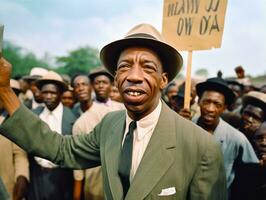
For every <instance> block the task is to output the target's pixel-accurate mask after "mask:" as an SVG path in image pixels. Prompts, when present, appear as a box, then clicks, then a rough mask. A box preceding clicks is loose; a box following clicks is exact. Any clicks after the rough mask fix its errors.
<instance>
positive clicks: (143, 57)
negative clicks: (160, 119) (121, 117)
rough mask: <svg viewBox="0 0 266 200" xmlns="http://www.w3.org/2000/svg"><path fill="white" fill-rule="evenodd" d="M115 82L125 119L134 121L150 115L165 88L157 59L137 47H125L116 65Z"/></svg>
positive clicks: (144, 49) (146, 50) (152, 52)
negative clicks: (124, 110)
mask: <svg viewBox="0 0 266 200" xmlns="http://www.w3.org/2000/svg"><path fill="white" fill-rule="evenodd" d="M115 79H116V83H117V87H118V90H119V92H120V94H121V96H122V99H123V102H124V105H125V106H126V108H127V111H128V114H129V116H130V117H131V118H132V119H134V120H138V119H141V118H142V117H145V116H146V115H148V114H149V113H151V112H152V111H153V110H154V109H155V108H156V106H157V105H158V103H159V100H160V97H161V90H162V89H163V88H164V87H165V86H166V85H167V82H168V79H167V74H166V73H165V72H164V71H163V67H162V63H161V60H160V58H159V56H158V55H157V54H156V53H155V52H154V51H152V50H150V49H147V48H141V47H135V48H134V47H132V48H127V49H125V50H124V51H122V53H121V54H120V57H119V59H118V62H117V72H116V77H115Z"/></svg>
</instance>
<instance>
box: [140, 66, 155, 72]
mask: <svg viewBox="0 0 266 200" xmlns="http://www.w3.org/2000/svg"><path fill="white" fill-rule="evenodd" d="M143 68H144V69H145V70H146V71H149V72H155V71H156V68H155V67H154V66H152V65H144V66H143Z"/></svg>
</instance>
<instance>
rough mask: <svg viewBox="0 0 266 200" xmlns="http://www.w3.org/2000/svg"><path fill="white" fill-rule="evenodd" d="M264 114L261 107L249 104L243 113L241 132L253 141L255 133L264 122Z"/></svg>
mask: <svg viewBox="0 0 266 200" xmlns="http://www.w3.org/2000/svg"><path fill="white" fill-rule="evenodd" d="M264 114H265V113H264V112H263V110H262V109H261V108H260V107H256V106H254V105H251V104H248V105H247V106H246V107H245V108H244V109H243V112H242V120H241V124H240V131H241V132H243V133H244V134H245V135H246V137H247V138H248V139H249V140H251V139H252V138H253V136H254V134H255V131H256V130H257V129H258V128H259V127H260V125H261V123H262V122H263V120H264Z"/></svg>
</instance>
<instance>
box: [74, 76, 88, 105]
mask: <svg viewBox="0 0 266 200" xmlns="http://www.w3.org/2000/svg"><path fill="white" fill-rule="evenodd" d="M73 88H74V93H75V96H76V98H77V100H78V101H79V102H87V101H90V100H91V84H90V80H89V78H88V77H87V76H85V75H80V76H77V77H76V78H75V79H74V81H73Z"/></svg>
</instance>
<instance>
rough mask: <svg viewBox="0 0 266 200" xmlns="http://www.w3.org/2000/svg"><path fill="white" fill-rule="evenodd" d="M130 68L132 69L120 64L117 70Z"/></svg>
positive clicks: (127, 65)
mask: <svg viewBox="0 0 266 200" xmlns="http://www.w3.org/2000/svg"><path fill="white" fill-rule="evenodd" d="M129 67H130V66H129V64H126V63H123V64H119V65H118V67H117V69H118V70H123V69H127V68H129Z"/></svg>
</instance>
